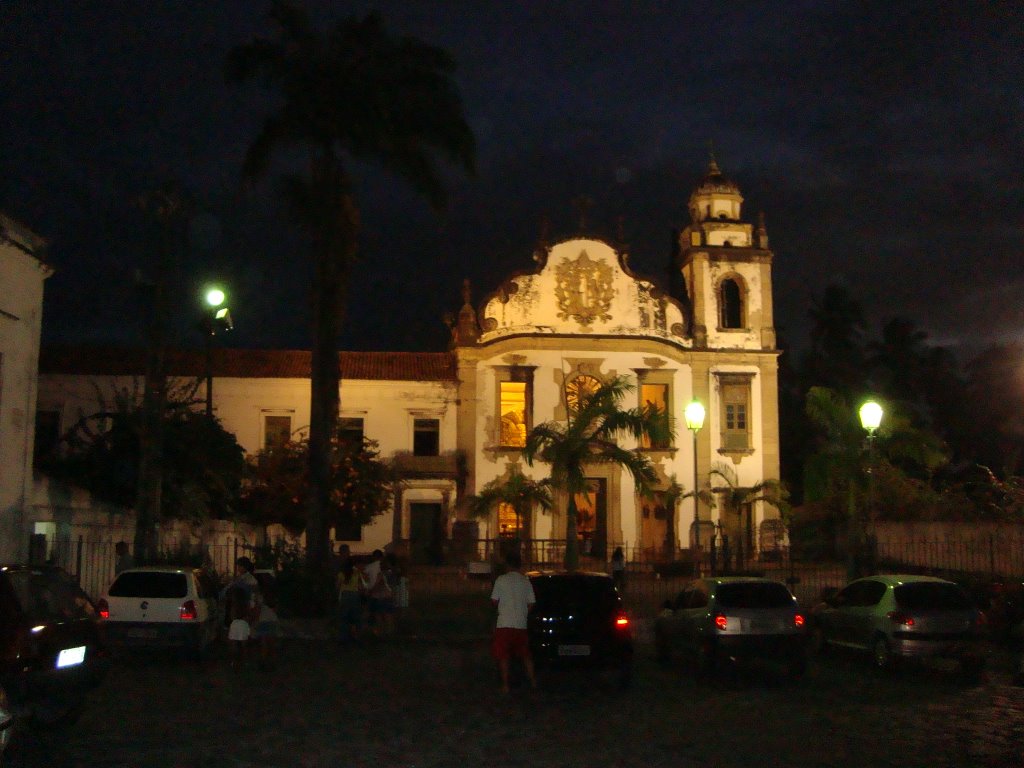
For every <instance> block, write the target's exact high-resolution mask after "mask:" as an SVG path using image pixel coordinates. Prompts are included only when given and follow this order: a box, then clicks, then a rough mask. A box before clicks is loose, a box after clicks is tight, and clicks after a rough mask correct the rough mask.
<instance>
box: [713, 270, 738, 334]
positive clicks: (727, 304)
mask: <svg viewBox="0 0 1024 768" xmlns="http://www.w3.org/2000/svg"><path fill="white" fill-rule="evenodd" d="M718 313H719V314H718V324H719V327H720V328H743V327H744V326H743V289H742V287H741V286H740V283H739V281H738V280H737V279H736V278H733V277H727V278H725V279H724V280H723V281H722V282H721V283H720V284H719V286H718Z"/></svg>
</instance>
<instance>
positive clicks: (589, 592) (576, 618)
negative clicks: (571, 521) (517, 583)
mask: <svg viewBox="0 0 1024 768" xmlns="http://www.w3.org/2000/svg"><path fill="white" fill-rule="evenodd" d="M528 575H529V577H530V583H531V584H532V585H533V593H534V595H535V596H536V598H537V604H536V605H535V606H534V609H533V610H532V611H531V612H530V618H529V623H528V629H529V636H530V650H531V652H532V653H533V658H534V660H535V661H536V662H537V663H538V664H541V665H544V664H550V665H556V664H557V665H559V666H563V667H577V666H578V667H583V668H586V669H610V670H613V671H614V672H615V673H616V676H617V680H618V683H619V685H622V686H626V685H628V684H629V682H630V678H631V676H632V669H633V633H632V628H631V625H630V620H629V617H628V616H627V615H626V612H625V611H624V609H623V607H622V598H621V597H620V596H619V593H618V590H616V589H615V585H614V584H613V583H612V579H611V577H610V576H608V575H606V574H603V573H584V572H572V573H561V572H559V573H530V574H528Z"/></svg>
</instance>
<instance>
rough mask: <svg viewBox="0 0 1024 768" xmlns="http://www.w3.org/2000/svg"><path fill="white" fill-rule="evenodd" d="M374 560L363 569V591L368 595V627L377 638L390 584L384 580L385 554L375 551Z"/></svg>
mask: <svg viewBox="0 0 1024 768" xmlns="http://www.w3.org/2000/svg"><path fill="white" fill-rule="evenodd" d="M371 557H372V559H371V560H370V562H369V563H368V564H367V565H366V567H365V568H363V573H362V581H363V591H364V592H365V593H366V625H367V626H368V627H369V628H370V632H372V633H373V634H374V635H375V636H379V635H380V632H381V626H380V625H381V616H382V614H383V612H384V608H385V605H384V600H385V599H386V598H387V596H388V592H389V590H388V584H387V581H385V579H384V573H383V566H382V561H383V559H384V553H383V552H381V551H380V550H379V549H375V550H373V554H372V555H371Z"/></svg>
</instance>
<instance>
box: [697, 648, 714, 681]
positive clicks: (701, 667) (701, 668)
mask: <svg viewBox="0 0 1024 768" xmlns="http://www.w3.org/2000/svg"><path fill="white" fill-rule="evenodd" d="M716 666H717V665H716V659H715V646H714V645H713V644H712V643H710V642H702V643H699V644H698V645H697V654H696V657H695V659H694V671H695V672H696V674H697V677H709V676H710V675H711V674H712V673H714V671H715V668H716Z"/></svg>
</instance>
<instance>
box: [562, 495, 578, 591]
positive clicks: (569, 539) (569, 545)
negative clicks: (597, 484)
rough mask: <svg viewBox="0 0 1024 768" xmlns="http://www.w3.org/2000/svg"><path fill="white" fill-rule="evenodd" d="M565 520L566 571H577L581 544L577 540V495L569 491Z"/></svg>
mask: <svg viewBox="0 0 1024 768" xmlns="http://www.w3.org/2000/svg"><path fill="white" fill-rule="evenodd" d="M565 514H566V520H565V570H567V571H575V570H576V569H577V568H579V567H580V543H579V541H578V539H577V538H576V515H577V514H578V512H577V510H576V494H575V493H573V492H572V491H569V503H568V504H567V505H566V510H565Z"/></svg>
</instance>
